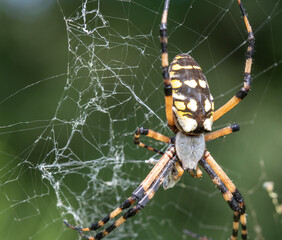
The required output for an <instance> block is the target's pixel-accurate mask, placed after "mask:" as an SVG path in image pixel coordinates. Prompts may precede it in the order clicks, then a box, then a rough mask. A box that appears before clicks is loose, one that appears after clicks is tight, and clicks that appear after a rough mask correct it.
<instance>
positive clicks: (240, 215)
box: [203, 151, 247, 240]
mask: <svg viewBox="0 0 282 240" xmlns="http://www.w3.org/2000/svg"><path fill="white" fill-rule="evenodd" d="M203 158H204V160H205V161H206V162H207V163H208V165H209V166H210V167H211V169H212V170H213V171H214V172H215V173H216V175H217V176H218V178H219V179H220V180H221V181H222V183H223V184H224V185H225V186H226V188H227V189H228V191H229V192H230V193H231V194H232V199H235V201H236V202H237V205H238V207H239V209H238V210H234V209H233V210H234V211H235V212H234V218H233V231H232V237H231V239H232V240H235V239H237V234H238V227H239V219H240V222H241V225H242V239H247V220H246V214H245V211H246V207H245V203H244V199H243V198H242V196H241V194H240V192H239V191H238V189H237V188H236V186H235V185H234V184H233V182H232V181H231V180H230V178H229V177H228V176H227V175H226V173H225V172H224V171H223V170H222V168H221V167H220V166H219V165H218V164H217V162H216V161H215V160H214V159H213V157H212V156H211V155H210V153H209V152H208V151H205V153H204V157H203ZM223 197H224V198H225V197H226V198H225V200H226V199H229V197H228V195H227V196H225V195H223Z"/></svg>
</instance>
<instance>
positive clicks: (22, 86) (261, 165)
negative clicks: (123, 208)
mask: <svg viewBox="0 0 282 240" xmlns="http://www.w3.org/2000/svg"><path fill="white" fill-rule="evenodd" d="M243 3H244V5H245V8H246V10H247V12H248V16H249V18H250V22H251V24H252V27H253V30H254V32H255V36H256V45H255V56H254V65H253V72H252V76H253V86H252V91H251V92H250V94H249V96H248V97H247V98H246V100H244V101H243V102H242V103H240V105H239V106H238V107H237V108H236V109H234V110H233V111H232V112H230V113H228V114H227V115H226V116H225V117H223V118H222V119H220V120H219V121H218V122H216V123H215V124H214V127H215V129H218V128H221V127H223V126H225V125H227V124H230V123H233V122H238V123H239V124H240V126H241V131H240V132H239V133H236V134H233V136H228V137H226V138H223V139H218V140H216V141H214V142H211V143H208V145H207V146H208V148H209V151H210V152H211V153H212V154H213V156H214V158H215V159H216V160H217V161H218V162H219V164H220V165H221V166H222V167H223V168H224V170H225V171H226V172H227V173H228V175H229V176H230V178H231V179H232V180H233V181H234V183H235V184H236V186H237V187H238V188H239V190H240V191H241V193H242V194H243V196H244V198H245V202H246V205H247V213H248V229H249V234H250V236H249V239H281V238H282V216H281V215H279V214H278V213H277V212H276V211H275V208H274V206H273V204H272V199H271V198H270V197H269V196H268V193H267V192H266V191H265V189H264V188H263V183H264V182H266V181H272V182H274V184H275V185H274V191H275V192H276V193H277V194H278V195H277V197H278V201H279V202H281V203H282V197H281V196H282V188H281V185H280V183H281V180H282V178H281V171H280V169H281V166H282V165H281V154H280V153H281V152H280V150H281V149H280V147H282V137H281V136H282V135H281V130H282V127H281V122H282V114H281V105H282V97H281V87H282V83H281V80H280V79H281V77H280V76H281V74H282V67H281V66H282V44H281V37H282V31H281V23H282V5H281V1H274V0H270V1H262V0H258V1H244V2H243ZM162 6H163V2H162V1H150V0H146V1H110V0H109V1H106V0H105V1H98V2H97V1H70V0H68V1H58V2H56V1H52V0H49V1H47V0H45V1H32V0H29V1H19V0H3V1H2V2H1V3H0V21H1V28H2V31H1V37H0V43H1V44H0V56H1V58H0V61H1V63H0V77H1V83H2V84H1V88H0V89H1V90H0V91H1V99H0V103H1V104H0V112H1V118H0V119H1V121H0V122H1V123H0V126H1V127H0V133H1V138H0V147H1V149H0V153H1V161H0V184H1V185H0V186H1V187H0V239H15V238H19V239H78V238H79V237H78V235H77V234H76V233H75V232H74V231H72V230H70V229H67V228H66V227H65V226H64V224H63V220H64V219H67V220H68V221H70V222H71V223H73V224H84V225H87V223H90V222H93V221H94V220H98V218H99V216H103V215H105V214H107V213H108V212H109V211H110V210H111V209H112V208H113V207H114V206H117V205H118V203H120V202H121V201H122V200H123V199H125V198H126V197H127V196H128V195H129V194H130V193H131V192H132V191H133V190H134V187H135V186H137V185H138V183H139V182H141V181H142V179H143V178H144V177H145V176H146V174H147V173H148V172H149V169H150V166H147V165H146V164H144V160H146V159H149V158H150V157H152V155H153V154H152V153H148V152H147V151H146V150H143V149H138V151H137V148H136V147H135V146H133V144H132V136H133V132H134V129H135V128H136V126H145V127H150V128H153V129H154V130H157V131H160V132H162V133H164V134H167V135H171V133H170V132H169V130H168V129H167V128H166V127H165V117H164V106H163V104H164V102H163V92H162V79H161V69H160V55H159V54H160V48H159V38H158V32H159V30H158V26H159V22H160V18H161V12H162ZM97 8H99V12H100V13H101V14H102V16H103V19H104V20H105V23H103V21H101V18H100V16H99V15H96V13H97V12H91V10H94V9H97ZM83 9H86V10H88V11H89V12H88V13H87V14H86V15H85V16H86V17H85V18H83V17H82V16H83V15H82V13H83V11H82V10H83ZM227 9H228V11H225V10H227ZM103 24H105V26H104V27H103V28H101V29H99V27H100V26H102V25H103ZM84 27H85V28H84ZM168 28H169V54H170V60H171V59H172V57H173V56H174V55H176V54H177V53H179V52H189V53H190V54H191V55H192V56H193V57H194V58H195V59H196V60H197V61H198V62H199V64H200V65H201V66H202V68H203V70H204V72H205V74H206V76H207V78H208V80H209V84H210V88H211V91H212V93H213V96H214V97H215V101H216V103H215V106H216V108H218V107H220V106H221V105H222V104H224V102H226V101H227V100H228V99H229V98H230V97H232V96H233V94H234V93H235V92H236V91H237V90H238V89H239V88H240V86H241V85H240V84H241V82H242V75H243V69H244V56H245V48H246V46H245V45H244V41H245V39H246V37H247V34H246V30H245V27H244V24H243V20H242V18H241V16H240V11H239V8H238V6H237V3H236V1H190V0H189V1H188V0H181V1H180V0H179V1H172V3H171V8H170V11H169V21H168ZM92 30H93V31H92ZM105 39H106V40H107V41H109V45H106V44H105V42H107V41H105ZM108 66H110V68H111V69H108V68H107V67H108ZM129 66H130V67H129ZM111 70H112V71H111ZM100 84H101V85H100ZM93 102H94V103H93ZM97 106H100V107H101V108H98V107H97ZM111 106H114V107H113V108H111ZM149 109H151V110H152V111H153V112H155V113H156V114H153V113H152V112H150V111H149ZM82 117H84V118H82ZM79 120H81V121H79ZM74 129H75V131H74V135H72V133H73V130H74ZM92 144H93V145H92ZM155 146H158V147H159V148H161V149H164V146H162V145H158V144H157V145H155ZM155 157H158V156H155ZM185 229H188V230H189V231H192V232H194V233H198V234H200V235H206V236H208V237H211V238H213V239H227V238H228V236H229V235H230V233H231V229H232V211H231V210H230V209H229V207H228V205H227V204H226V203H225V202H224V200H223V198H222V197H221V195H220V194H219V193H218V191H217V189H216V188H215V187H214V186H213V184H212V182H211V181H210V179H208V177H207V175H206V174H205V173H204V177H203V179H201V180H194V179H192V178H191V177H190V176H189V175H188V174H186V176H184V177H183V179H182V180H181V182H180V183H179V184H178V186H176V187H175V188H174V189H171V190H168V191H163V190H160V191H159V192H158V194H157V195H156V197H155V198H154V200H153V201H152V202H151V203H150V204H148V206H147V207H146V208H145V209H144V210H143V212H142V213H141V214H139V215H138V216H136V217H135V218H134V219H131V220H130V221H129V222H128V223H126V224H125V226H123V227H121V229H119V230H116V231H115V232H113V233H112V234H111V235H110V236H109V237H108V238H109V239H172V238H173V239H195V238H192V237H191V236H188V235H187V234H185V233H184V232H183V231H184V230H185Z"/></svg>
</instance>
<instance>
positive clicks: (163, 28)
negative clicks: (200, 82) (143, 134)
mask: <svg viewBox="0 0 282 240" xmlns="http://www.w3.org/2000/svg"><path fill="white" fill-rule="evenodd" d="M168 7H169V0H166V1H165V4H164V11H163V15H162V20H161V25H160V40H161V50H162V74H163V80H164V94H165V113H166V118H167V124H168V126H169V128H170V129H171V130H172V131H173V132H177V128H176V126H175V123H174V117H173V111H172V104H173V98H172V86H171V81H170V78H169V69H168V68H169V61H168V52H167V42H168V40H167V14H168Z"/></svg>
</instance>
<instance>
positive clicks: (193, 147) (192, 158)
mask: <svg viewBox="0 0 282 240" xmlns="http://www.w3.org/2000/svg"><path fill="white" fill-rule="evenodd" d="M205 148H206V142H205V137H204V134H200V135H194V136H193V135H185V134H184V133H182V132H180V131H179V132H178V133H177V134H176V138H175V149H176V154H177V157H178V158H179V160H180V162H181V163H182V168H183V169H184V170H196V167H197V165H198V162H199V161H200V160H201V158H202V157H203V155H204V151H205Z"/></svg>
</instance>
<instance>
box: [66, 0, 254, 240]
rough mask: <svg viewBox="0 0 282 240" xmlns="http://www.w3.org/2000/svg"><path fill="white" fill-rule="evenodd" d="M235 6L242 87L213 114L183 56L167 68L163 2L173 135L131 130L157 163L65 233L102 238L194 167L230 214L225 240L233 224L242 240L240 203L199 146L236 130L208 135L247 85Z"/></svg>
mask: <svg viewBox="0 0 282 240" xmlns="http://www.w3.org/2000/svg"><path fill="white" fill-rule="evenodd" d="M237 1H238V5H239V7H240V10H241V14H242V16H243V19H244V22H245V26H246V28H247V32H248V46H247V55H246V62H245V70H244V84H243V87H242V88H241V89H240V90H239V91H238V92H237V93H236V94H235V95H234V96H233V97H232V98H231V99H230V100H229V101H228V102H227V103H226V104H224V105H223V106H222V107H221V108H219V109H218V110H216V111H215V112H214V102H213V98H212V95H211V94H210V90H209V86H208V82H207V80H206V77H205V76H204V74H203V73H202V69H201V67H200V66H199V64H198V63H197V62H196V61H195V60H194V59H193V58H192V57H191V56H190V55H189V54H179V55H177V56H176V57H175V58H174V59H173V61H172V63H171V64H170V66H169V63H168V51H167V44H168V40H167V15H168V8H169V0H165V4H164V10H163V14H162V20H161V25H160V41H161V50H162V55H161V62H162V75H163V81H164V94H165V112H166V118H167V122H168V126H169V128H170V129H171V130H172V131H173V132H174V133H175V137H167V136H164V135H162V134H160V133H157V132H155V131H153V130H151V129H146V128H143V127H142V128H137V130H136V131H135V135H134V143H135V144H137V145H139V146H140V147H144V148H147V149H149V150H152V151H154V152H157V153H159V154H161V155H162V157H161V158H160V159H159V161H158V162H157V163H156V164H155V166H154V168H153V169H152V170H151V171H150V173H149V174H148V175H147V177H146V178H145V179H144V180H143V182H142V183H141V184H140V185H139V186H138V187H137V188H136V189H135V191H134V192H133V193H132V195H131V196H130V197H129V198H128V199H126V200H125V201H124V202H123V203H122V204H121V205H120V206H119V207H117V208H116V209H115V210H113V211H112V212H111V213H110V214H108V215H107V216H106V217H104V218H103V219H101V220H100V221H98V222H96V223H94V224H92V225H91V226H90V227H85V228H81V227H74V226H72V225H70V224H69V223H68V222H66V221H64V223H65V224H66V225H67V226H68V227H70V228H72V229H75V230H77V231H78V232H79V233H80V235H81V236H82V237H83V238H84V239H89V240H98V239H102V238H104V237H105V236H107V235H108V234H109V233H110V232H112V231H113V230H114V229H115V228H117V227H119V226H120V225H121V224H123V223H124V222H125V221H126V220H127V219H128V218H130V217H133V216H135V215H136V214H137V213H138V212H139V211H140V210H142V209H143V208H144V207H145V205H146V204H147V203H148V202H149V201H150V200H151V199H152V198H153V196H154V194H155V193H156V191H157V190H158V188H159V187H160V185H161V184H163V187H164V189H167V188H171V187H173V186H174V185H175V184H176V183H177V182H178V181H179V179H180V178H181V176H182V174H183V173H184V172H185V171H187V172H189V173H190V174H191V175H192V176H193V177H194V178H200V177H201V176H202V171H201V170H200V168H199V165H200V166H201V167H202V168H203V169H204V170H205V171H206V172H207V174H208V175H209V176H210V178H211V179H212V181H213V183H214V184H215V185H216V186H217V187H218V189H219V190H220V192H221V194H222V196H223V198H224V199H225V201H226V202H227V203H228V205H229V206H230V208H231V209H232V210H233V211H234V216H233V230H232V235H231V239H232V240H234V239H237V235H238V228H239V222H240V223H241V226H242V230H241V234H242V239H247V226H246V214H245V210H246V208H245V204H244V200H243V198H242V196H241V194H240V192H239V191H238V190H237V188H236V186H235V185H234V184H233V182H232V181H231V180H230V179H229V177H228V176H227V175H226V173H225V172H224V171H223V170H222V168H221V167H220V166H219V165H218V164H217V162H216V161H215V160H214V159H213V157H212V156H211V155H210V153H209V152H208V151H207V150H206V144H205V142H206V141H210V140H213V139H216V138H218V137H221V136H225V135H227V134H230V133H232V132H236V131H238V130H239V125H238V124H233V125H231V126H228V127H225V128H223V129H220V130H217V131H215V132H211V130H212V124H213V122H214V121H216V120H217V119H219V118H220V117H222V116H223V115H224V114H226V113H227V112H228V111H230V110H231V109H232V108H234V107H235V106H236V105H237V104H238V103H239V102H240V101H241V100H242V99H243V98H244V97H245V96H247V94H248V91H249V89H250V85H251V66H252V56H253V52H254V43H255V39H254V34H253V31H252V27H251V25H250V23H249V20H248V18H247V15H246V12H245V9H244V7H243V5H242V3H241V1H240V0H237ZM141 135H144V136H147V137H150V138H153V139H155V140H158V141H162V142H164V143H167V144H170V146H169V148H168V149H167V151H166V152H165V153H163V152H161V151H158V150H157V149H155V148H152V147H150V146H148V145H146V144H144V143H142V142H141V141H140V137H141ZM134 204H135V205H134ZM133 205H134V206H133ZM128 208H129V210H128V211H127V212H125V213H124V215H123V216H121V217H120V218H119V219H117V220H116V221H115V222H114V223H113V224H112V225H110V226H109V227H107V228H106V229H105V230H103V231H101V232H99V233H97V234H96V236H95V237H90V236H87V235H85V234H84V233H83V232H88V231H95V230H97V229H99V228H100V227H102V226H103V225H105V224H106V223H107V222H108V221H110V220H112V219H113V218H115V217H116V216H117V215H119V214H120V213H121V212H122V211H123V210H125V209H128Z"/></svg>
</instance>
